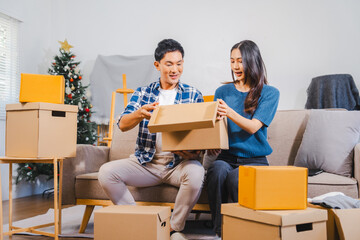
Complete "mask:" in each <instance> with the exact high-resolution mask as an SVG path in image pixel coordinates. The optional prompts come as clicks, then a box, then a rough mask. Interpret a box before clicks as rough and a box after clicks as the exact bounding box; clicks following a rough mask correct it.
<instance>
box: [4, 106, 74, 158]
mask: <svg viewBox="0 0 360 240" xmlns="http://www.w3.org/2000/svg"><path fill="white" fill-rule="evenodd" d="M77 111H78V107H77V106H73V105H64V104H53V103H25V104H21V103H18V104H8V105H6V137H5V138H6V140H5V155H6V156H7V157H28V158H29V157H30V158H31V157H34V158H36V157H75V156H76V138H77Z"/></svg>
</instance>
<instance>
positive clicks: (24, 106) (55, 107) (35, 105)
mask: <svg viewBox="0 0 360 240" xmlns="http://www.w3.org/2000/svg"><path fill="white" fill-rule="evenodd" d="M19 110H21V111H23V110H49V111H65V112H78V106H76V105H69V104H56V103H45V102H29V103H15V104H7V105H6V111H19Z"/></svg>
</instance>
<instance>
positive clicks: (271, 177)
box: [239, 166, 308, 210]
mask: <svg viewBox="0 0 360 240" xmlns="http://www.w3.org/2000/svg"><path fill="white" fill-rule="evenodd" d="M307 178H308V176H307V168H302V167H294V166H240V167H239V204H240V205H243V206H245V207H248V208H252V209H257V210H260V209H262V210H276V209H305V208H306V207H307Z"/></svg>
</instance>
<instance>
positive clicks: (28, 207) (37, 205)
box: [3, 195, 84, 240]
mask: <svg viewBox="0 0 360 240" xmlns="http://www.w3.org/2000/svg"><path fill="white" fill-rule="evenodd" d="M53 205H54V199H53V198H52V197H50V198H46V197H42V196H41V195H35V196H31V197H25V198H18V199H14V200H13V222H15V221H18V220H21V219H25V218H29V217H34V216H37V215H40V214H45V213H46V212H47V211H48V210H49V208H53ZM66 207H69V206H63V208H66ZM8 209H9V202H8V201H3V211H4V212H3V216H4V224H7V223H8V222H9V219H8V216H9V214H8ZM4 231H5V232H7V231H8V229H4ZM8 239H12V240H25V239H26V240H30V239H32V240H35V239H36V240H50V239H54V238H51V237H45V236H26V235H14V236H12V237H9V236H4V240H8ZM60 239H64V240H65V239H66V240H84V238H60Z"/></svg>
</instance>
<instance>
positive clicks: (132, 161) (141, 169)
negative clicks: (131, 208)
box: [98, 155, 205, 231]
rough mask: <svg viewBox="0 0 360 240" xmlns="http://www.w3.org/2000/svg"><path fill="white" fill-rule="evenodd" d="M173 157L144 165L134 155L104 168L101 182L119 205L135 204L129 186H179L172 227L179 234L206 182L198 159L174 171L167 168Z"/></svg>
mask: <svg viewBox="0 0 360 240" xmlns="http://www.w3.org/2000/svg"><path fill="white" fill-rule="evenodd" d="M172 160H173V157H172V156H160V157H154V159H153V160H152V161H151V162H149V163H146V165H145V166H142V165H141V164H140V163H139V161H138V160H137V159H136V157H135V156H134V155H132V156H130V158H126V159H121V160H116V161H111V162H108V163H106V164H104V165H102V166H101V168H100V171H99V176H98V179H99V182H100V184H101V186H102V188H103V189H104V191H105V193H106V194H107V195H108V196H109V198H110V200H111V201H112V202H113V203H114V204H116V205H135V201H134V198H133V196H132V195H131V193H130V191H129V190H128V188H127V187H126V186H127V185H129V186H134V187H149V186H155V185H159V184H162V183H166V184H169V185H173V186H176V187H179V192H178V194H177V196H176V199H175V206H174V210H173V213H172V216H171V220H170V225H171V228H172V229H174V230H175V231H181V230H183V229H184V226H185V221H186V218H187V217H188V215H189V213H190V211H191V209H192V208H193V207H194V205H195V204H196V202H197V200H198V199H199V196H200V193H201V189H202V186H203V181H204V174H205V171H204V168H203V166H202V165H201V163H200V162H199V161H197V160H183V161H181V162H180V163H179V164H178V165H176V166H175V167H174V168H167V167H166V166H167V164H168V163H169V162H171V161H172Z"/></svg>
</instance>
